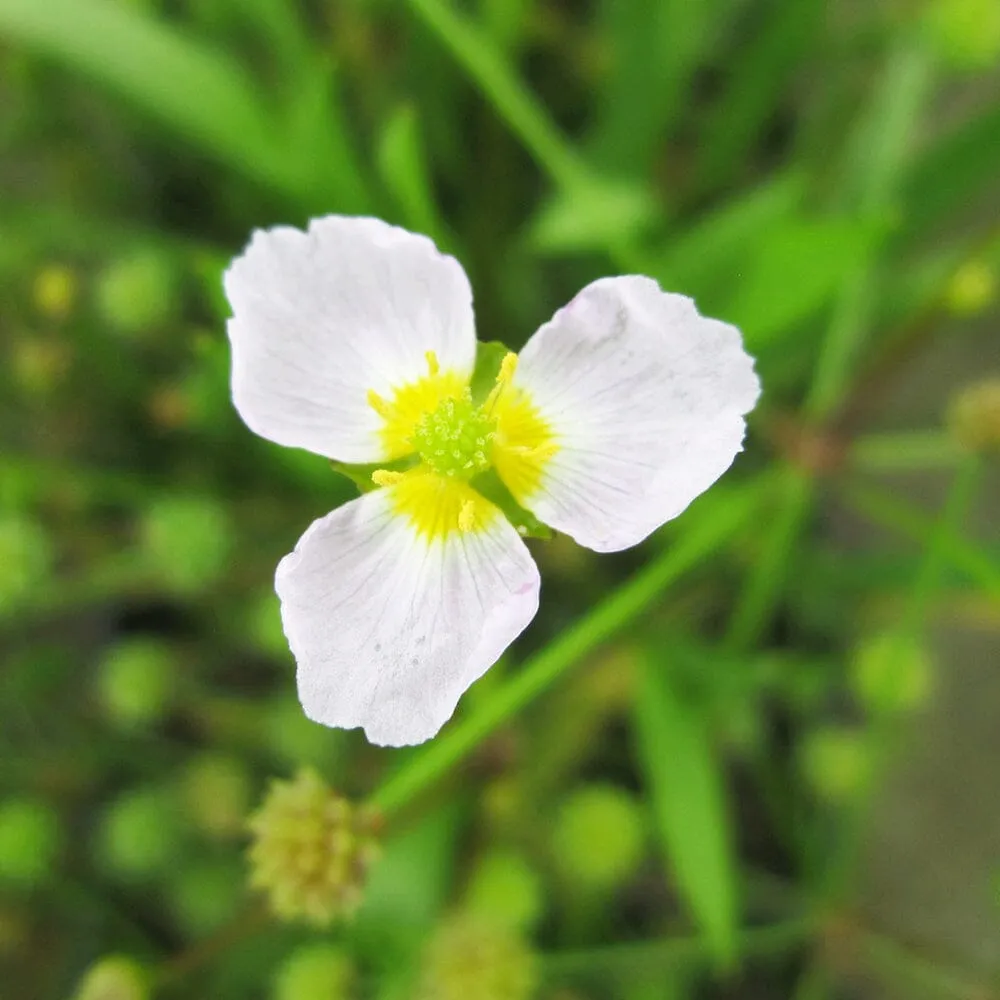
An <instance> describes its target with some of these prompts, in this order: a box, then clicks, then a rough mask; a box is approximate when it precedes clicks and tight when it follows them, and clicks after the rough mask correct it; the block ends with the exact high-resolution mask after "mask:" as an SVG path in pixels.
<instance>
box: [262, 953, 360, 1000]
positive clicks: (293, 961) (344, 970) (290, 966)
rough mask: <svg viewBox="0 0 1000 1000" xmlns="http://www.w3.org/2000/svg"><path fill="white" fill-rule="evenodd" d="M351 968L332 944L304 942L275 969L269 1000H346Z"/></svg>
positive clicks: (349, 985)
mask: <svg viewBox="0 0 1000 1000" xmlns="http://www.w3.org/2000/svg"><path fill="white" fill-rule="evenodd" d="M353 982H354V968H353V966H352V964H351V959H350V957H349V956H348V955H347V953H346V952H344V951H342V950H341V949H340V948H338V947H337V946H336V945H332V944H324V943H318V944H307V945H303V946H302V947H300V948H297V949H296V950H295V951H293V952H292V953H291V954H290V955H289V956H288V958H287V959H285V961H284V963H283V964H282V965H281V967H280V968H279V969H278V971H277V974H276V975H275V978H274V986H273V989H272V992H271V997H272V1000H348V998H349V997H351V996H352V995H353V988H352V987H353Z"/></svg>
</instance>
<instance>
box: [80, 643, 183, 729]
mask: <svg viewBox="0 0 1000 1000" xmlns="http://www.w3.org/2000/svg"><path fill="white" fill-rule="evenodd" d="M176 672H177V666H176V663H175V662H174V658H173V655H172V654H171V651H170V647H169V646H168V645H167V644H166V643H164V642H162V641H159V640H157V639H152V638H136V639H125V640H124V641H122V642H119V643H116V644H115V645H114V646H112V647H111V648H110V649H109V650H108V651H107V653H106V654H105V655H104V657H103V659H102V660H101V662H100V665H99V666H98V672H97V697H98V700H99V701H100V703H101V706H102V708H103V709H104V711H105V713H106V714H107V716H108V718H110V719H111V720H112V721H113V722H115V723H117V724H118V725H120V726H122V727H123V728H140V727H142V726H149V725H151V724H153V723H155V722H157V721H158V720H159V719H161V718H162V717H163V715H164V714H165V713H166V711H167V710H168V709H169V707H170V701H171V696H172V693H173V688H174V677H175V674H176Z"/></svg>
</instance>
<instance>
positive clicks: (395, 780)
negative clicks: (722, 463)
mask: <svg viewBox="0 0 1000 1000" xmlns="http://www.w3.org/2000/svg"><path fill="white" fill-rule="evenodd" d="M760 493H761V491H760V490H759V489H754V488H751V487H745V488H744V489H743V491H742V492H741V493H739V494H738V495H736V496H734V497H732V499H731V501H730V502H729V503H728V504H726V505H725V506H724V507H716V508H715V509H714V512H715V517H713V518H712V519H710V520H705V521H702V522H700V523H698V524H697V525H695V526H692V528H691V530H690V531H689V532H688V533H687V534H686V535H684V536H683V537H682V538H680V539H678V541H677V542H676V543H675V544H674V545H673V546H672V547H671V548H669V549H667V550H666V551H665V552H664V553H663V554H662V555H659V556H657V557H656V558H655V559H654V560H653V561H652V562H650V563H649V565H648V566H646V567H645V568H644V569H642V570H640V571H639V572H638V573H637V574H636V575H635V576H634V577H632V579H631V580H629V581H628V582H626V583H625V584H624V585H623V586H621V587H619V588H618V589H617V590H616V591H614V593H612V594H611V595H610V596H609V597H608V598H606V599H605V600H604V601H602V602H601V603H600V604H598V605H597V606H596V607H594V608H593V609H592V610H591V611H590V612H589V613H588V614H587V615H585V616H584V617H583V618H581V619H579V620H578V621H577V622H575V623H574V624H573V625H571V626H570V627H569V628H568V629H566V630H565V631H564V632H562V633H561V634H560V635H559V636H558V637H557V638H556V639H555V640H554V641H553V642H551V643H550V644H549V645H548V646H546V647H545V648H544V649H543V650H541V651H540V652H539V653H537V654H535V655H534V656H533V657H531V658H530V659H529V660H528V661H527V662H526V663H525V664H524V665H523V666H522V667H521V669H520V670H519V671H518V673H517V674H516V675H515V676H514V677H512V678H510V679H509V680H508V681H506V682H505V683H504V685H503V686H502V687H500V688H499V689H498V690H497V691H496V692H495V693H494V694H493V695H492V697H491V698H490V699H489V701H487V702H484V703H482V704H481V705H479V706H478V707H477V708H476V710H475V711H474V712H473V713H472V714H471V715H467V716H466V717H465V718H464V719H462V720H461V721H460V722H458V723H456V724H455V725H454V726H452V727H451V728H450V729H449V730H448V731H447V732H446V733H445V734H444V735H443V736H441V737H439V738H438V739H437V740H435V741H434V742H433V743H430V744H428V745H427V746H426V748H425V749H423V750H422V751H420V752H419V753H418V754H416V755H415V756H414V757H412V758H411V759H410V761H409V762H408V763H407V764H406V765H404V766H403V767H402V768H401V769H400V770H399V771H397V772H396V773H395V774H393V775H391V776H390V777H389V778H388V780H387V781H386V782H385V783H384V784H383V785H382V787H381V788H379V789H378V790H377V791H376V792H375V793H374V795H373V796H372V797H371V800H370V804H371V805H372V806H374V807H375V808H377V809H379V810H380V811H381V812H383V813H391V812H394V811H396V810H398V809H400V808H401V807H402V806H404V805H406V804H407V803H408V802H410V801H411V800H412V799H414V798H415V797H416V796H417V795H419V794H420V793H421V792H422V791H424V789H426V788H428V787H429V786H430V785H432V784H434V782H436V781H437V780H438V779H439V778H441V777H442V776H443V775H444V774H446V773H447V772H448V771H450V770H451V769H452V768H453V767H455V766H456V765H457V764H458V763H459V762H460V761H461V760H462V759H463V758H464V757H465V756H466V755H467V754H468V753H469V751H470V750H472V749H473V748H474V747H475V746H477V745H478V744H479V743H481V742H482V741H483V740H484V739H486V737H487V736H489V735H490V734H491V733H492V732H493V731H494V730H496V729H497V728H498V727H499V726H501V725H502V724H503V723H504V722H506V721H507V720H508V719H510V718H511V717H512V716H514V715H515V714H517V713H518V712H519V711H521V710H522V709H523V708H525V707H526V706H527V705H529V704H531V702H533V701H534V700H535V699H536V698H537V697H538V696H539V695H541V694H542V693H543V692H544V691H545V690H546V689H547V688H549V687H550V686H551V685H552V684H553V683H555V681H557V680H558V679H559V678H560V677H561V676H562V675H563V674H565V673H566V671H567V670H569V668H570V667H572V666H574V665H575V664H576V663H579V662H580V660H581V659H582V658H583V657H584V656H586V655H587V654H588V653H591V652H593V650H594V649H596V648H597V647H598V646H599V645H600V644H601V643H603V642H605V641H607V640H608V639H609V638H611V637H612V636H613V635H615V633H617V632H619V631H620V630H621V629H622V628H624V627H625V626H626V625H628V624H629V623H630V622H631V621H633V620H634V619H635V618H637V617H638V616H639V615H640V614H641V613H642V612H643V611H645V609H646V608H648V607H649V605H650V604H652V603H653V601H655V600H656V599H657V598H658V597H659V596H660V594H661V593H662V592H663V590H664V589H665V588H666V587H668V586H669V585H670V584H672V583H673V582H674V581H675V580H677V579H678V577H680V576H681V575H682V574H683V573H685V572H687V570H689V569H691V568H692V567H694V566H696V565H697V564H698V563H700V562H701V561H702V560H704V559H706V558H707V557H708V556H709V555H710V554H711V553H712V552H714V551H716V550H717V549H718V548H719V547H720V546H722V545H723V544H724V543H725V542H726V541H728V540H729V539H730V538H731V537H732V536H733V535H735V534H736V533H737V532H738V531H739V530H740V529H741V528H742V527H743V526H744V525H745V524H747V522H748V521H749V520H750V518H751V516H752V515H754V514H755V513H756V511H757V510H758V507H759V498H760Z"/></svg>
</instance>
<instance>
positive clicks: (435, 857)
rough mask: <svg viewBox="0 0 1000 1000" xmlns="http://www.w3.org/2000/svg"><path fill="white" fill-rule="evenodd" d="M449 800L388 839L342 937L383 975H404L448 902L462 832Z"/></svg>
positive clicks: (455, 804)
mask: <svg viewBox="0 0 1000 1000" xmlns="http://www.w3.org/2000/svg"><path fill="white" fill-rule="evenodd" d="M461 811H462V803H461V802H460V801H459V800H456V799H453V800H452V801H451V802H450V803H445V804H443V805H442V806H441V807H439V808H437V809H434V810H431V811H429V812H428V813H427V814H426V816H425V817H424V818H423V819H421V820H419V821H418V822H416V823H415V824H413V825H410V826H407V827H406V828H405V829H404V830H402V831H401V832H400V833H398V834H396V835H395V836H393V837H392V838H391V839H390V840H389V841H388V842H387V843H386V845H385V852H384V854H383V855H382V857H381V858H380V859H379V860H378V862H377V863H376V864H375V866H374V868H373V869H372V873H371V878H370V880H369V882H368V885H367V887H366V889H365V898H364V902H363V903H362V905H361V909H360V910H359V911H358V914H357V917H356V918H355V920H354V921H353V923H352V924H351V925H350V926H349V927H348V929H347V935H348V937H349V939H350V940H351V942H352V944H353V945H354V946H355V947H356V948H357V950H358V954H359V955H361V956H363V958H364V959H365V960H366V961H367V962H369V963H371V964H372V965H373V966H374V967H376V968H378V969H379V970H381V971H382V972H383V973H385V974H387V975H390V976H393V975H394V974H395V973H400V974H404V975H405V974H406V972H407V970H408V969H410V968H411V967H412V960H413V957H414V955H415V953H416V951H417V950H418V949H419V947H420V944H421V943H422V941H423V939H424V937H425V936H426V934H427V931H428V929H429V928H431V927H433V926H434V922H435V920H436V918H437V917H438V915H439V914H440V913H441V910H442V908H443V906H444V904H445V901H446V899H447V898H448V889H449V886H450V884H451V881H452V876H453V868H454V864H455V847H456V838H457V836H458V833H459V831H460V830H461V826H462V824H461Z"/></svg>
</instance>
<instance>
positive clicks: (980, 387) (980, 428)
mask: <svg viewBox="0 0 1000 1000" xmlns="http://www.w3.org/2000/svg"><path fill="white" fill-rule="evenodd" d="M948 427H949V429H950V430H951V433H952V436H953V437H954V438H955V439H956V440H957V441H958V443H959V444H960V445H961V446H962V447H963V448H966V449H967V450H968V451H973V452H996V451H1000V376H996V375H995V376H992V377H991V378H986V379H983V380H982V381H981V382H975V383H973V384H972V385H970V386H966V388H965V389H962V390H961V391H960V392H959V393H958V394H957V395H956V396H955V397H953V399H952V400H951V403H950V405H949V407H948Z"/></svg>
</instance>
